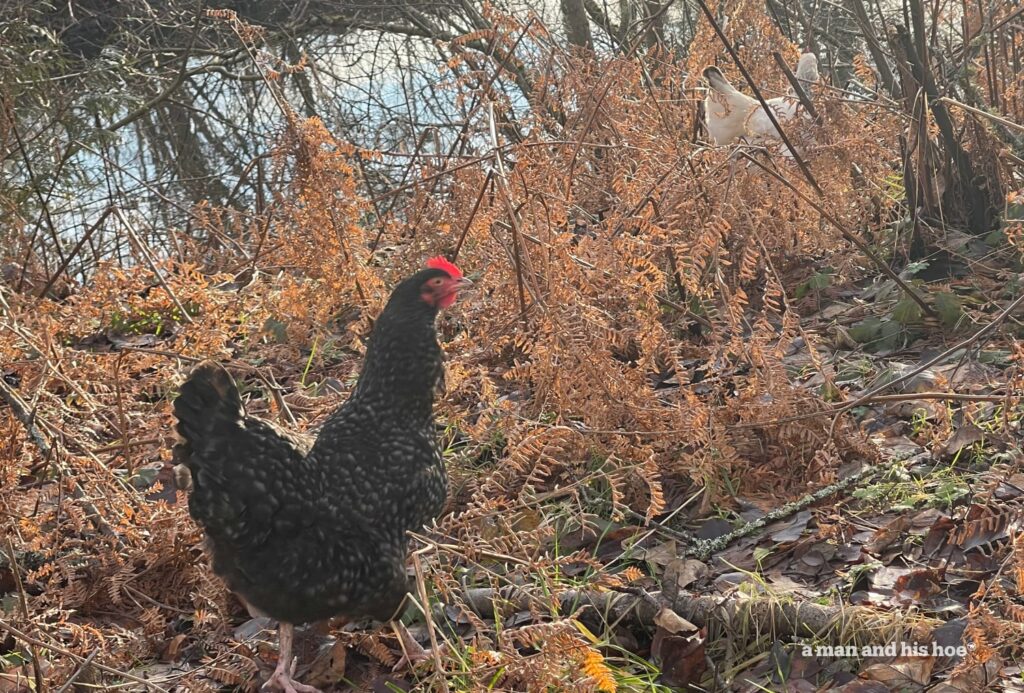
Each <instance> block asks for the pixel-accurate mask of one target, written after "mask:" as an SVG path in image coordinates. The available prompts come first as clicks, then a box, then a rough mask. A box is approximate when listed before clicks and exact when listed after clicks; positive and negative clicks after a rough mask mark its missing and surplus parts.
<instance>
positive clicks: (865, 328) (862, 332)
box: [849, 318, 882, 344]
mask: <svg viewBox="0 0 1024 693" xmlns="http://www.w3.org/2000/svg"><path fill="white" fill-rule="evenodd" d="M881 331H882V321H881V320H879V319H878V318H866V319H864V320H861V321H860V322H859V323H857V324H856V325H854V326H853V327H851V328H850V331H849V334H850V337H852V338H853V339H854V341H856V342H857V343H858V344H867V343H868V342H873V341H874V340H875V339H876V338H877V337H878V334H879V333H880V332H881Z"/></svg>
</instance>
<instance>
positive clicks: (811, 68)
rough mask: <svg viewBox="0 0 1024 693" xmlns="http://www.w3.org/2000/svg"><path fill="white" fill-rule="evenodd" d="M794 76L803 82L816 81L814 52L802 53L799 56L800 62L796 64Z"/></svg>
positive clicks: (816, 60)
mask: <svg viewBox="0 0 1024 693" xmlns="http://www.w3.org/2000/svg"><path fill="white" fill-rule="evenodd" d="M796 78H797V79H799V80H802V81H803V82H805V84H804V88H805V89H806V88H807V84H806V82H817V81H818V58H817V57H816V56H815V55H814V53H804V54H803V55H801V56H800V62H798V63H797V64H796Z"/></svg>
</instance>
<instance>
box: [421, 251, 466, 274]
mask: <svg viewBox="0 0 1024 693" xmlns="http://www.w3.org/2000/svg"><path fill="white" fill-rule="evenodd" d="M427 267H429V268H430V269H439V270H444V271H445V272H447V273H448V274H450V275H451V277H452V279H459V278H460V277H462V270H460V269H459V268H458V267H456V266H455V265H453V264H452V263H451V262H450V261H448V260H447V259H446V258H444V257H443V256H441V255H438V256H437V257H432V258H430V259H429V260H427Z"/></svg>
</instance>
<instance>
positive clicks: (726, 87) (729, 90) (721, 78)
mask: <svg viewBox="0 0 1024 693" xmlns="http://www.w3.org/2000/svg"><path fill="white" fill-rule="evenodd" d="M704 78H705V79H706V80H707V81H708V83H709V84H710V85H711V88H712V89H714V90H715V91H717V92H719V93H720V94H735V93H736V91H737V89H736V87H734V86H733V85H732V83H731V82H730V81H729V80H727V79H726V78H725V75H723V74H722V71H721V70H719V69H718V68H717V67H715V66H714V65H712V66H711V67H706V68H704Z"/></svg>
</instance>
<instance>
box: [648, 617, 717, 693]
mask: <svg viewBox="0 0 1024 693" xmlns="http://www.w3.org/2000/svg"><path fill="white" fill-rule="evenodd" d="M651 661H653V662H654V663H655V664H656V665H658V666H659V667H660V668H661V681H662V682H663V683H665V684H666V685H669V686H673V687H679V688H685V687H686V686H689V685H691V684H695V683H697V682H698V681H700V679H701V678H702V677H703V676H704V672H705V671H706V670H707V666H708V665H707V658H706V655H705V651H704V636H703V634H702V633H701V634H695V635H692V636H690V637H684V636H682V635H672V634H671V633H669V632H668V631H667V630H665V629H664V628H661V627H659V628H658V630H657V631H656V632H655V634H654V640H653V641H652V642H651Z"/></svg>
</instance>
